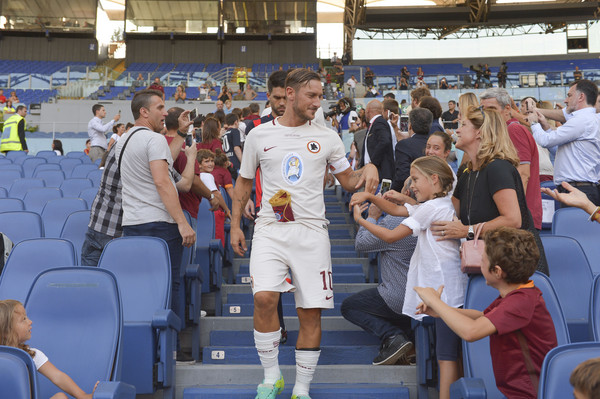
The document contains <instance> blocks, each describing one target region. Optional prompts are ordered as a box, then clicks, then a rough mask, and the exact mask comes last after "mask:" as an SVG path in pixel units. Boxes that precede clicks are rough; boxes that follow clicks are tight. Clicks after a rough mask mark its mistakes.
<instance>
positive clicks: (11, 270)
mask: <svg viewBox="0 0 600 399" xmlns="http://www.w3.org/2000/svg"><path fill="white" fill-rule="evenodd" d="M77 264H78V263H77V259H76V258H75V249H74V247H73V244H72V243H71V242H70V241H68V240H61V239H54V238H37V239H32V240H25V241H21V242H20V243H18V244H16V245H15V246H14V248H13V249H12V251H11V253H10V255H9V256H8V259H7V261H6V265H5V266H4V270H3V271H2V275H0V299H16V300H18V301H21V302H22V303H23V302H24V301H25V298H26V295H27V292H29V287H31V284H32V283H33V280H34V279H35V276H37V275H38V274H39V273H41V272H43V271H44V270H48V269H51V268H53V267H61V266H74V265H77Z"/></svg>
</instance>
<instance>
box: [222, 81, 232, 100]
mask: <svg viewBox="0 0 600 399" xmlns="http://www.w3.org/2000/svg"><path fill="white" fill-rule="evenodd" d="M219 100H221V101H223V102H225V101H227V100H231V92H230V91H229V89H228V88H227V86H226V85H224V86H223V87H222V88H221V94H219Z"/></svg>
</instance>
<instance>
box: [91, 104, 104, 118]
mask: <svg viewBox="0 0 600 399" xmlns="http://www.w3.org/2000/svg"><path fill="white" fill-rule="evenodd" d="M102 108H104V105H102V104H94V105H92V114H94V116H96V112H98V111H100V110H101V109H102Z"/></svg>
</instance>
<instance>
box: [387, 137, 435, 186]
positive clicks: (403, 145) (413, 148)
mask: <svg viewBox="0 0 600 399" xmlns="http://www.w3.org/2000/svg"><path fill="white" fill-rule="evenodd" d="M428 138H429V135H427V134H414V135H412V136H411V137H409V138H407V139H404V140H400V141H399V142H398V143H397V144H396V173H395V175H394V181H393V183H392V189H393V190H396V191H398V192H400V191H401V190H402V187H403V186H404V181H405V180H406V179H407V178H408V177H409V176H410V164H411V163H412V161H414V160H415V159H417V158H420V157H422V156H423V155H425V147H426V146H427V139H428Z"/></svg>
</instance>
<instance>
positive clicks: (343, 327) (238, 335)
mask: <svg viewBox="0 0 600 399" xmlns="http://www.w3.org/2000/svg"><path fill="white" fill-rule="evenodd" d="M325 194H326V195H325V200H326V212H327V218H328V219H329V220H330V222H331V224H330V226H329V233H330V240H331V248H332V250H331V254H332V262H333V284H334V298H335V299H334V304H335V307H334V309H331V310H327V311H324V312H323V316H322V328H323V336H322V342H321V349H322V352H321V357H320V359H319V366H318V367H317V371H316V374H315V377H314V380H313V384H312V386H311V397H312V398H313V399H323V398H332V397H336V398H340V399H352V398H361V399H365V398H377V399H392V398H394V399H409V397H410V398H416V368H415V367H414V366H373V365H372V364H371V362H372V360H373V358H374V357H375V356H376V355H377V353H378V350H379V342H378V340H377V339H376V338H375V337H373V336H371V335H370V334H368V333H366V332H364V331H363V330H362V329H360V328H359V327H357V326H355V325H353V324H351V323H350V322H348V321H346V320H345V319H344V318H343V317H342V316H341V314H340V306H341V302H342V301H343V300H344V298H346V297H348V296H349V295H351V294H352V293H354V292H358V291H361V290H363V289H366V288H371V287H374V286H375V284H369V283H367V282H366V281H368V278H367V277H368V273H369V259H368V258H367V257H366V256H362V255H360V254H357V253H356V252H355V251H354V234H355V225H354V222H353V221H352V220H351V216H350V215H349V214H348V212H347V211H345V209H343V207H344V205H343V202H342V201H341V195H340V194H339V193H338V194H337V195H336V193H335V191H334V190H326V192H325ZM249 244H250V242H248V245H249ZM248 263H249V259H248V258H247V257H245V258H237V259H234V264H233V273H234V276H235V284H223V286H222V290H221V295H222V298H223V301H222V302H223V305H222V306H223V309H222V311H223V312H222V314H223V316H221V317H211V316H208V317H205V318H203V319H202V324H201V338H200V341H201V342H200V345H201V347H202V348H203V353H202V359H203V361H202V363H197V364H190V365H188V364H178V365H177V398H178V399H180V398H184V399H209V398H210V399H212V398H228V399H253V398H254V397H255V395H256V385H257V384H258V383H260V382H261V381H262V378H263V370H262V367H261V366H260V362H259V359H258V355H257V354H256V349H255V347H254V339H253V333H252V331H253V324H252V312H253V308H254V306H253V300H252V293H251V289H250V284H249V280H250V279H249V273H248ZM211 307H212V309H211ZM283 308H284V316H285V324H286V328H287V330H288V342H287V343H286V344H285V345H282V346H280V354H279V362H280V365H281V370H282V373H283V376H284V379H285V383H286V388H285V390H284V391H283V393H282V394H281V395H279V396H278V397H280V398H282V399H283V398H289V397H290V396H291V392H292V388H293V386H294V381H295V377H296V370H295V359H294V345H295V342H296V338H297V336H298V328H299V325H298V319H297V317H296V311H295V307H294V297H293V294H290V293H286V294H283ZM203 309H207V310H208V312H209V314H211V313H212V312H211V310H214V298H212V300H211V298H210V297H203ZM188 342H189V337H188ZM182 344H183V345H184V346H185V344H186V337H185V336H184V337H183V338H182Z"/></svg>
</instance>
